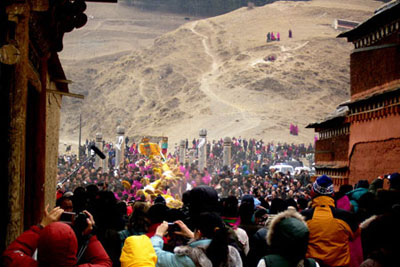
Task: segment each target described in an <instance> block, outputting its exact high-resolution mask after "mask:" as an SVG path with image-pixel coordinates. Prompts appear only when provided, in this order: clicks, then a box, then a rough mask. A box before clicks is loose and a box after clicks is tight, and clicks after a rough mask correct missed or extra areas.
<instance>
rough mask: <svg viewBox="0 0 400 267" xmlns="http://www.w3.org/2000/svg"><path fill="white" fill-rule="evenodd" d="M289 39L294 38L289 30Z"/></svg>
mask: <svg viewBox="0 0 400 267" xmlns="http://www.w3.org/2000/svg"><path fill="white" fill-rule="evenodd" d="M289 38H292V30H290V29H289Z"/></svg>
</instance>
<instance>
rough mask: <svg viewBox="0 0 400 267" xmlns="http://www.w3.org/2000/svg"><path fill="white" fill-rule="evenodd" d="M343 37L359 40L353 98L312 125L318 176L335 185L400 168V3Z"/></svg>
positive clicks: (352, 79) (352, 67)
mask: <svg viewBox="0 0 400 267" xmlns="http://www.w3.org/2000/svg"><path fill="white" fill-rule="evenodd" d="M338 37H344V38H347V40H348V41H349V42H352V43H353V44H354V50H353V51H352V53H351V55H350V95H351V97H350V100H349V101H347V102H345V103H342V104H341V105H339V107H338V110H337V112H335V113H333V114H332V115H330V116H329V117H328V118H326V119H325V120H324V121H321V122H318V123H313V124H310V125H308V126H307V127H309V128H315V131H316V132H318V134H319V140H318V141H317V142H316V156H315V161H316V171H317V174H322V173H326V174H330V175H332V177H333V178H334V182H335V185H336V186H339V185H341V184H352V185H354V184H355V183H356V182H357V181H358V180H360V179H367V180H369V181H371V180H373V179H374V178H376V177H377V176H379V175H384V174H388V173H392V172H398V171H399V170H400V161H399V158H400V1H392V2H391V3H389V4H387V5H385V6H383V7H382V8H380V9H378V10H376V11H375V14H374V15H373V16H372V17H371V18H369V19H368V20H366V21H365V22H363V23H361V24H360V25H358V26H357V27H355V28H354V29H352V30H350V31H347V32H344V33H341V34H340V35H339V36H338Z"/></svg>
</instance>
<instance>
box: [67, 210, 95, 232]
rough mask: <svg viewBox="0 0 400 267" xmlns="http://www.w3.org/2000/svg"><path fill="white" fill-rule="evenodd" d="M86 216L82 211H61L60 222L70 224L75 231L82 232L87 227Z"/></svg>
mask: <svg viewBox="0 0 400 267" xmlns="http://www.w3.org/2000/svg"><path fill="white" fill-rule="evenodd" d="M87 218H89V216H88V215H87V214H86V213H84V212H79V213H75V212H63V213H62V214H61V217H60V222H63V223H67V224H70V225H71V226H72V228H73V229H74V230H75V231H76V233H82V232H83V231H84V230H85V229H86V228H87V227H88V224H87V221H86V219H87Z"/></svg>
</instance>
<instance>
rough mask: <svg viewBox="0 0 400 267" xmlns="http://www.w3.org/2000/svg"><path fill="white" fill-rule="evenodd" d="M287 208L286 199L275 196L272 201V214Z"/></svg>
mask: <svg viewBox="0 0 400 267" xmlns="http://www.w3.org/2000/svg"><path fill="white" fill-rule="evenodd" d="M286 209H287V204H286V202H285V200H283V199H281V198H274V199H273V200H272V201H271V209H270V211H269V213H270V214H278V213H279V212H282V211H285V210H286Z"/></svg>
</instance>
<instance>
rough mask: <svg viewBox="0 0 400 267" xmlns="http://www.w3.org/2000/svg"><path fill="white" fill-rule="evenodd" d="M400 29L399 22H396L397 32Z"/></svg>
mask: <svg viewBox="0 0 400 267" xmlns="http://www.w3.org/2000/svg"><path fill="white" fill-rule="evenodd" d="M398 29H399V22H396V30H398Z"/></svg>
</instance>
